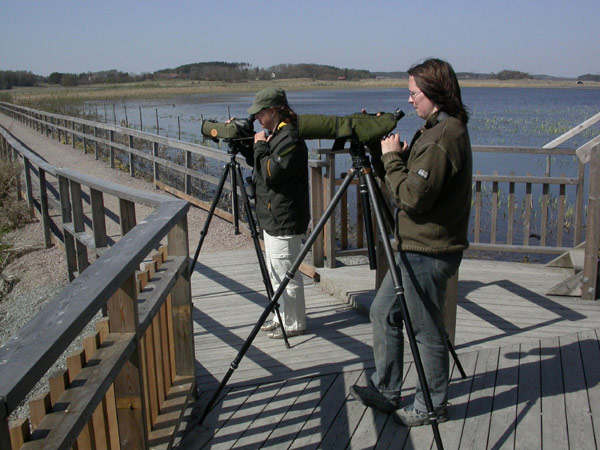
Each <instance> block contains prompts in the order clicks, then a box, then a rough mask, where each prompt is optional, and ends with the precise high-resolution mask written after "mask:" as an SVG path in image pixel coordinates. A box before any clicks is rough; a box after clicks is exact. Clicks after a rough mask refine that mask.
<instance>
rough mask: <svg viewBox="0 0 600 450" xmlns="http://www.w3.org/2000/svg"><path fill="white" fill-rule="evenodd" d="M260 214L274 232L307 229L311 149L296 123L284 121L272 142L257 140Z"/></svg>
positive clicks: (260, 220)
mask: <svg viewBox="0 0 600 450" xmlns="http://www.w3.org/2000/svg"><path fill="white" fill-rule="evenodd" d="M253 180H254V183H255V185H256V217H257V218H258V224H259V226H260V228H261V229H263V230H265V231H266V232H267V233H269V234H270V235H272V236H290V235H294V234H303V233H304V232H306V229H307V227H308V222H309V220H310V204H309V197H308V149H307V147H306V144H305V142H304V141H303V140H302V139H300V138H299V136H298V128H297V127H296V125H295V124H285V123H283V122H282V124H280V125H279V127H278V129H277V130H276V131H275V133H274V134H273V137H272V138H271V140H270V141H269V142H266V141H259V142H257V143H256V144H254V172H253Z"/></svg>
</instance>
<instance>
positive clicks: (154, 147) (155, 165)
mask: <svg viewBox="0 0 600 450" xmlns="http://www.w3.org/2000/svg"><path fill="white" fill-rule="evenodd" d="M152 155H153V156H154V157H155V158H158V142H153V143H152ZM152 173H153V178H154V181H158V180H159V174H158V162H156V160H154V162H153V163H152ZM155 186H156V184H155ZM156 189H158V186H156Z"/></svg>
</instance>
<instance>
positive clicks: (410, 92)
mask: <svg viewBox="0 0 600 450" xmlns="http://www.w3.org/2000/svg"><path fill="white" fill-rule="evenodd" d="M422 92H423V91H418V92H412V91H408V97H409V98H412V99H413V100H414V99H415V98H417V95H419V94H421V93H422Z"/></svg>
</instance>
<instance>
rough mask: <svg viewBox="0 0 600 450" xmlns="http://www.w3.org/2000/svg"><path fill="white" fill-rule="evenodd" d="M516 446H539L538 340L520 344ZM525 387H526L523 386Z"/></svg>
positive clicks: (539, 391) (540, 426) (540, 428)
mask: <svg viewBox="0 0 600 450" xmlns="http://www.w3.org/2000/svg"><path fill="white" fill-rule="evenodd" d="M520 355H521V358H520V360H519V386H523V389H519V394H518V403H517V417H516V423H517V429H516V432H515V447H516V448H539V445H540V436H541V433H542V423H541V417H540V415H541V400H540V395H541V386H540V382H541V381H540V347H539V342H536V343H532V344H523V345H521V352H520ZM525 387H526V388H525Z"/></svg>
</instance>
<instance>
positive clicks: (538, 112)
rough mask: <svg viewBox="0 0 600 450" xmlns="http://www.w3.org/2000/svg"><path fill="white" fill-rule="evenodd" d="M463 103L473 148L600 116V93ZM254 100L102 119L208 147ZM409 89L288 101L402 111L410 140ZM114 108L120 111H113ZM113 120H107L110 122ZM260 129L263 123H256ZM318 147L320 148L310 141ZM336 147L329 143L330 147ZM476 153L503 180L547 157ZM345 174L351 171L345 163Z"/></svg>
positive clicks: (504, 93)
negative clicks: (212, 125)
mask: <svg viewBox="0 0 600 450" xmlns="http://www.w3.org/2000/svg"><path fill="white" fill-rule="evenodd" d="M462 94H463V102H464V103H465V105H466V106H467V108H468V110H469V112H470V114H471V118H470V122H469V133H470V136H471V143H472V144H473V145H493V146H518V147H542V146H543V145H544V144H546V143H548V142H550V141H551V140H553V139H554V138H556V137H558V136H560V135H561V134H563V133H564V132H566V131H568V130H569V129H571V128H572V127H574V126H576V125H578V124H580V123H581V122H583V121H584V120H586V119H588V118H590V117H591V116H593V115H594V114H596V113H598V112H599V111H600V89H587V88H576V89H544V88H535V89H534V88H463V89H462ZM253 97H254V94H239V93H233V94H197V95H187V96H177V97H173V98H169V99H150V100H135V101H134V100H131V101H128V102H127V103H126V104H124V103H114V102H111V103H108V104H106V105H105V104H102V103H100V104H97V108H98V114H99V116H100V120H106V121H108V122H113V121H115V120H116V122H117V123H121V122H122V121H125V113H127V121H128V123H129V124H130V126H133V127H134V128H137V129H139V128H140V109H141V113H142V119H141V123H142V125H143V129H144V130H145V131H149V132H153V133H155V132H156V115H157V114H158V123H159V127H160V134H161V135H163V136H165V135H166V136H169V137H175V138H179V137H180V136H181V139H182V140H188V141H191V142H200V141H201V140H202V136H201V133H200V124H201V119H202V118H207V119H215V120H219V121H225V120H226V119H227V118H228V117H229V116H230V115H231V116H235V117H247V115H248V114H247V112H246V110H247V108H248V107H249V106H250V105H251V104H252V100H253ZM407 99H408V95H407V91H406V89H398V88H394V89H368V90H354V91H339V90H332V91H327V90H319V91H299V92H288V101H289V103H290V105H291V106H292V108H293V109H294V110H295V111H296V113H298V114H326V115H335V116H344V115H348V114H353V113H356V112H359V111H360V110H361V109H362V108H364V109H366V110H367V111H368V112H377V111H385V112H392V111H395V110H396V109H398V108H400V109H402V110H404V112H405V113H406V116H405V117H404V118H403V119H402V120H400V121H399V122H398V126H397V127H396V130H395V131H396V132H398V133H400V135H401V136H402V139H406V140H409V141H410V138H411V137H412V135H413V133H414V132H415V131H416V130H417V129H418V128H419V127H420V126H421V125H422V123H423V121H422V119H420V118H419V117H417V115H416V114H415V113H414V111H413V109H412V107H411V106H410V104H408V101H407ZM113 107H114V109H113ZM105 114H106V116H105ZM255 126H256V127H258V126H259V125H258V123H256V125H255ZM599 134H600V125H599V124H596V125H595V126H593V127H592V128H590V129H588V130H586V131H584V132H583V133H581V134H580V135H578V136H576V137H574V138H573V139H571V140H570V141H567V142H566V143H565V144H563V145H561V147H562V148H570V149H576V148H577V147H579V146H581V145H582V144H584V143H585V142H587V141H589V140H590V139H592V138H594V137H595V136H597V135H599ZM308 144H309V147H316V146H317V142H309V143H308ZM330 144H331V143H330V142H328V141H322V142H321V145H322V146H328V145H330ZM515 158H517V157H516V156H515V155H503V157H502V158H498V156H497V155H494V154H484V153H476V154H475V155H474V170H475V171H477V170H480V171H481V172H482V173H492V171H494V170H497V171H498V172H499V173H500V174H510V172H513V171H514V172H516V173H517V175H525V174H526V173H527V172H531V173H532V174H534V175H542V174H543V171H544V170H545V167H546V162H545V159H544V158H539V157H538V158H536V157H523V156H519V157H518V158H519V159H518V163H516V160H515ZM552 159H553V161H552V167H553V170H554V169H555V170H556V171H557V172H559V173H563V172H564V173H566V174H567V175H569V176H572V175H574V172H573V171H574V170H576V168H575V164H574V157H553V158H552ZM339 169H340V170H342V171H344V170H347V169H348V167H345V166H344V165H340V167H339Z"/></svg>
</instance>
